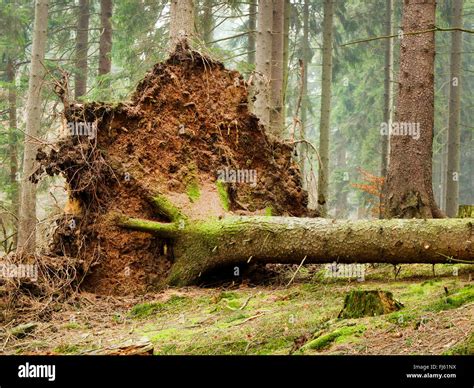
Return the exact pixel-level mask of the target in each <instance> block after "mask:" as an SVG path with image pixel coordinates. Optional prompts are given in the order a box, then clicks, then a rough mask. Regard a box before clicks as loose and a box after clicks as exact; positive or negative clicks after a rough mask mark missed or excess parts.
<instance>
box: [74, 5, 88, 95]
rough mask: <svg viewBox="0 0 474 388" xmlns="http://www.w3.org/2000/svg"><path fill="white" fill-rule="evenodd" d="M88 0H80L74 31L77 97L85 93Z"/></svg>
mask: <svg viewBox="0 0 474 388" xmlns="http://www.w3.org/2000/svg"><path fill="white" fill-rule="evenodd" d="M89 15H90V12H89V0H80V1H79V8H78V19H77V32H76V73H75V83H74V96H75V98H76V100H77V99H79V98H80V97H82V96H84V95H85V94H86V93H87V51H88V49H89Z"/></svg>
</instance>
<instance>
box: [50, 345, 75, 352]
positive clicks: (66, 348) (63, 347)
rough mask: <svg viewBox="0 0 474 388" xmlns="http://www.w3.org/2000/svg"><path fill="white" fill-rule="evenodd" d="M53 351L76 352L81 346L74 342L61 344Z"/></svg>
mask: <svg viewBox="0 0 474 388" xmlns="http://www.w3.org/2000/svg"><path fill="white" fill-rule="evenodd" d="M53 351H54V352H55V353H60V354H74V353H77V352H78V351H79V346H78V345H73V344H61V345H59V346H57V347H56V348H55V349H54V350H53Z"/></svg>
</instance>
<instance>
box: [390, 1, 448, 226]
mask: <svg viewBox="0 0 474 388" xmlns="http://www.w3.org/2000/svg"><path fill="white" fill-rule="evenodd" d="M435 11H436V2H435V0H426V1H424V2H420V1H418V0H406V1H405V2H404V3H403V22H402V25H403V32H404V34H405V35H403V37H402V39H401V43H400V74H399V91H398V93H399V94H398V107H397V114H396V123H397V124H398V126H399V128H401V126H402V125H403V126H404V129H403V130H401V129H399V130H397V131H396V132H397V133H395V132H394V133H393V134H391V135H390V165H389V170H388V175H387V181H386V184H385V196H384V198H385V204H384V205H385V206H384V209H385V216H386V217H387V218H390V217H397V218H413V217H416V218H439V217H443V214H442V213H441V211H440V210H439V208H438V206H437V205H436V202H435V199H434V195H433V187H432V145H433V126H434V57H435V36H434V32H425V33H422V34H413V35H408V33H410V32H418V31H426V30H432V29H434V27H435ZM408 127H410V128H411V129H410V128H408Z"/></svg>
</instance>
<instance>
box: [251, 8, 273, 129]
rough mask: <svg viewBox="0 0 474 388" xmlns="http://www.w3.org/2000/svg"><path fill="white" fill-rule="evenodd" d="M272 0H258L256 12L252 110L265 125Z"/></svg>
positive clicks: (268, 84)
mask: <svg viewBox="0 0 474 388" xmlns="http://www.w3.org/2000/svg"><path fill="white" fill-rule="evenodd" d="M272 27H273V2H272V0H259V2H258V13H257V42H256V43H257V53H256V57H255V61H256V63H255V64H256V66H255V70H256V75H255V85H254V86H255V93H254V94H255V105H254V111H255V114H256V116H257V117H258V118H259V119H260V122H261V123H262V124H263V125H265V126H266V127H268V126H269V124H270V104H271V100H270V80H271V73H272Z"/></svg>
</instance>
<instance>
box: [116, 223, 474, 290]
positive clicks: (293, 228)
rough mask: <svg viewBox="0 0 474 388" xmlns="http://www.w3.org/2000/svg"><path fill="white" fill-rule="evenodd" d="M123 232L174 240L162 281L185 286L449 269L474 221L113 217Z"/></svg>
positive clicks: (469, 255)
mask: <svg viewBox="0 0 474 388" xmlns="http://www.w3.org/2000/svg"><path fill="white" fill-rule="evenodd" d="M116 222H117V223H118V224H119V225H120V226H121V227H123V228H127V229H132V230H139V231H142V232H149V233H153V234H155V235H156V236H159V237H164V238H170V239H172V240H173V252H174V256H175V262H174V264H173V267H172V269H171V272H170V275H169V277H168V279H167V283H168V284H170V285H186V284H190V283H193V282H194V281H196V279H198V277H199V276H200V274H203V273H205V272H207V271H209V270H212V269H215V268H218V267H221V266H232V265H239V264H244V263H246V262H248V261H249V259H250V260H251V261H252V262H259V263H283V264H299V263H300V262H301V261H302V260H303V258H306V259H305V263H307V264H309V263H331V262H334V261H336V262H338V263H392V264H399V263H432V264H435V263H452V262H467V261H469V260H472V259H473V258H474V247H473V243H472V241H473V237H474V236H473V234H474V231H473V220H472V219H442V220H439V219H438V220H434V219H429V220H420V219H411V220H401V219H392V220H374V221H372V220H371V221H365V220H364V221H347V220H328V219H321V218H293V217H266V216H253V217H245V216H242V217H225V218H222V219H215V220H214V219H209V220H204V221H190V220H188V219H187V218H175V219H173V220H172V222H170V223H163V222H154V221H149V220H142V219H136V218H127V217H123V216H118V217H117V218H116Z"/></svg>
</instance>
